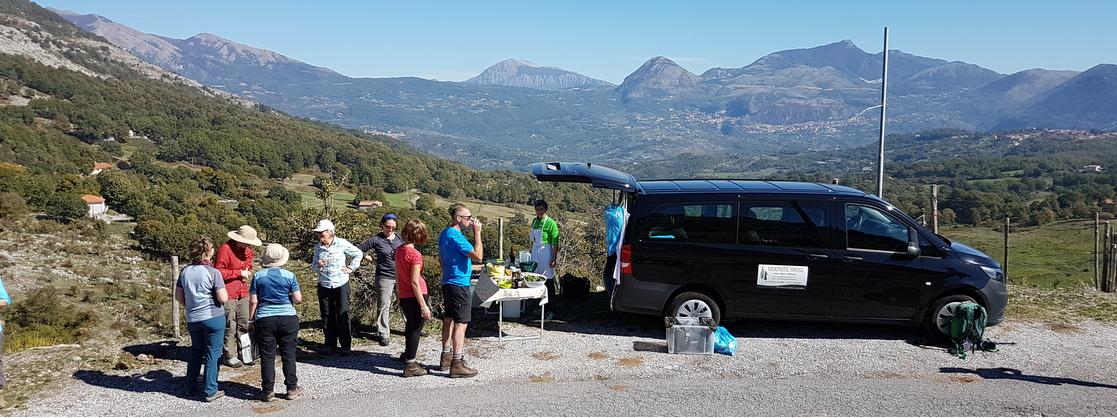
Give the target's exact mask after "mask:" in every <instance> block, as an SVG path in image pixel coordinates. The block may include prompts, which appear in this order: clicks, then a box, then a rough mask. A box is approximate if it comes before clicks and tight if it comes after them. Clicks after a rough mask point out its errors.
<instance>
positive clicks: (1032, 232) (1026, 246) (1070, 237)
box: [939, 220, 1094, 288]
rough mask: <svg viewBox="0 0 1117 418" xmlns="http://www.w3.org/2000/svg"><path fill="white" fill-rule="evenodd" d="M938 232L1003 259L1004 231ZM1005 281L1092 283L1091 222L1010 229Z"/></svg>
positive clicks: (962, 229)
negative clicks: (1006, 278)
mask: <svg viewBox="0 0 1117 418" xmlns="http://www.w3.org/2000/svg"><path fill="white" fill-rule="evenodd" d="M939 232H940V233H941V234H942V235H944V236H946V237H947V238H950V239H951V240H955V241H958V242H961V243H964V244H966V245H969V246H971V247H974V248H977V249H979V250H981V251H983V252H985V253H986V254H988V255H989V256H991V257H993V258H995V259H997V260H998V261H1001V262H1002V263H1003V262H1004V233H1003V232H1001V231H997V230H993V229H992V228H987V227H969V226H967V227H951V228H940V230H939ZM1008 240H1009V261H1008V280H1009V282H1010V283H1013V284H1017V285H1023V286H1036V287H1048V288H1052V287H1059V288H1064V287H1072V288H1075V287H1078V288H1080V287H1093V286H1094V284H1093V283H1094V270H1093V268H1094V267H1093V266H1094V244H1093V242H1094V221H1092V220H1090V221H1063V222H1056V223H1052V224H1048V225H1044V226H1042V227H1019V228H1013V229H1012V230H1011V232H1010V234H1009V238H1008Z"/></svg>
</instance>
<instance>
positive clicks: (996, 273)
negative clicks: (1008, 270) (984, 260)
mask: <svg viewBox="0 0 1117 418" xmlns="http://www.w3.org/2000/svg"><path fill="white" fill-rule="evenodd" d="M980 267H981V271H984V272H985V274H986V275H988V276H989V278H990V279H993V280H996V281H998V282H1001V283H1004V282H1005V272H1004V270H1001V269H999V268H996V267H989V266H980Z"/></svg>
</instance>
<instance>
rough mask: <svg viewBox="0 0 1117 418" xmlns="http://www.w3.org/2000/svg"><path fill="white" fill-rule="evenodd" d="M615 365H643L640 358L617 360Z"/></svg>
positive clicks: (642, 360)
mask: <svg viewBox="0 0 1117 418" xmlns="http://www.w3.org/2000/svg"><path fill="white" fill-rule="evenodd" d="M617 365H618V366H621V367H637V366H643V365H644V359H642V358H640V357H624V358H621V359H619V360H617Z"/></svg>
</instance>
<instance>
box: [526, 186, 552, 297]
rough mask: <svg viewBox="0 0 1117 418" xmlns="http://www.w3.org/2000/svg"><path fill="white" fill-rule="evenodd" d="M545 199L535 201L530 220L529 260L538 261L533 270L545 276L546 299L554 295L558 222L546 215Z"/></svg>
mask: <svg viewBox="0 0 1117 418" xmlns="http://www.w3.org/2000/svg"><path fill="white" fill-rule="evenodd" d="M547 209H548V206H547V201H545V200H543V199H539V200H536V201H535V219H532V221H531V261H534V262H536V263H538V266H537V267H536V268H535V272H536V273H539V274H542V275H544V276H546V277H547V293H548V295H547V296H548V299H550V300H552V301H553V300H554V296H555V261H556V260H557V258H558V251H559V242H558V238H559V229H558V223H557V222H555V220H554V219H552V218H551V217H550V216H547Z"/></svg>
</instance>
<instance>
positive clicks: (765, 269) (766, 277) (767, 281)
mask: <svg viewBox="0 0 1117 418" xmlns="http://www.w3.org/2000/svg"><path fill="white" fill-rule="evenodd" d="M808 271H809V268H808V267H807V266H783V265H777V264H760V265H758V266H757V269H756V285H757V286H763V287H790V288H795V287H798V288H804V287H807V276H808Z"/></svg>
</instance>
